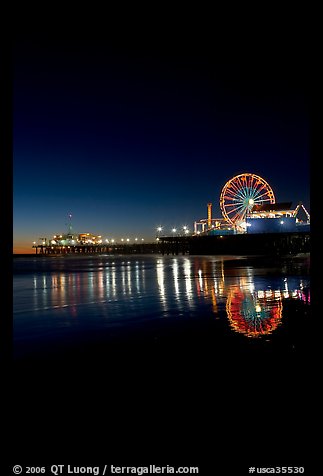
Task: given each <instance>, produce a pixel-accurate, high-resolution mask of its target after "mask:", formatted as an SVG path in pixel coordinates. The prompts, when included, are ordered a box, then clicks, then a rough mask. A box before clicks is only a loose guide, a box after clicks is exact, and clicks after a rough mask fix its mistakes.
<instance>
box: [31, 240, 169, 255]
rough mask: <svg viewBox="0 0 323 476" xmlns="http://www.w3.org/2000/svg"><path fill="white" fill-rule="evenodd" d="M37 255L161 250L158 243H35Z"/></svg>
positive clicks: (143, 252) (127, 252) (133, 252)
mask: <svg viewBox="0 0 323 476" xmlns="http://www.w3.org/2000/svg"><path fill="white" fill-rule="evenodd" d="M33 248H35V251H36V255H41V256H53V255H79V256H82V255H92V254H111V255H113V254H150V253H158V252H159V248H160V247H159V244H158V243H134V244H132V243H131V244H128V243H126V244H120V243H118V244H115V245H111V244H110V245H103V244H91V245H90V244H76V245H68V246H62V245H34V246H33Z"/></svg>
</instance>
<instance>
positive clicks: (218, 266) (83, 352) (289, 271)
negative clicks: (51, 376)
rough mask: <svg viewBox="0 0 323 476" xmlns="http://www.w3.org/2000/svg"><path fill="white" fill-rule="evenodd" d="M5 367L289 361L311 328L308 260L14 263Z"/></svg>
mask: <svg viewBox="0 0 323 476" xmlns="http://www.w3.org/2000/svg"><path fill="white" fill-rule="evenodd" d="M13 273H14V274H13V312H14V315H13V317H14V327H13V330H14V358H15V359H16V360H18V361H22V360H24V359H28V358H33V359H35V360H41V359H44V358H46V357H49V356H51V357H53V356H54V358H59V357H64V358H67V356H68V357H71V356H73V355H78V358H79V357H80V356H83V357H86V358H89V357H90V356H92V355H93V354H94V353H95V352H100V357H101V358H104V357H105V356H106V355H108V353H109V352H110V351H111V350H113V351H115V352H123V355H124V354H125V353H126V352H127V349H130V348H131V352H136V350H134V349H142V348H143V346H147V345H148V346H149V348H150V349H156V348H158V349H162V348H163V349H166V350H167V349H172V350H173V351H174V352H175V351H176V349H178V353H179V354H180V352H181V350H182V349H186V350H187V349H191V351H192V352H193V353H194V349H195V348H196V349H199V350H200V351H201V349H202V350H203V349H208V351H209V353H211V354H212V353H216V352H217V351H218V350H219V349H220V350H221V351H222V352H230V353H234V352H238V353H240V354H241V353H242V354H243V353H250V352H251V353H255V354H257V352H277V350H279V351H281V350H283V351H287V352H298V351H300V350H301V349H302V347H303V344H304V340H305V339H306V329H307V328H308V327H309V319H310V276H309V258H305V259H303V260H297V261H291V260H289V261H282V262H278V263H277V262H276V263H270V262H269V263H268V262H267V261H263V260H259V259H256V258H249V259H248V258H246V257H230V256H225V257H221V256H160V255H135V256H111V255H100V256H99V255H97V256H86V257H81V258H79V257H62V256H61V257H60V256H57V257H35V256H31V257H15V258H14V264H13Z"/></svg>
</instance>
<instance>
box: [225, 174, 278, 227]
mask: <svg viewBox="0 0 323 476" xmlns="http://www.w3.org/2000/svg"><path fill="white" fill-rule="evenodd" d="M266 203H275V195H274V192H273V191H272V188H271V187H270V185H269V184H268V183H267V182H266V180H264V179H263V178H261V177H259V175H255V174H249V173H245V174H240V175H236V176H235V177H232V179H230V180H228V182H227V183H226V184H225V185H224V187H223V189H222V192H221V195H220V207H221V211H222V215H223V216H224V218H225V219H226V220H227V221H228V222H229V223H231V224H232V225H236V226H238V227H241V226H243V223H244V222H245V219H246V215H247V214H248V213H249V212H250V211H251V210H252V208H253V206H254V205H263V204H266Z"/></svg>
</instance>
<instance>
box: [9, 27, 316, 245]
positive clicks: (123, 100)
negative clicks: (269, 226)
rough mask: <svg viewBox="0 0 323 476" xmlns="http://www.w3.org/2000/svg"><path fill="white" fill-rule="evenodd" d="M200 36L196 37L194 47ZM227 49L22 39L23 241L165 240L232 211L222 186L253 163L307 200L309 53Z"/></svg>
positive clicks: (292, 195)
mask: <svg viewBox="0 0 323 476" xmlns="http://www.w3.org/2000/svg"><path fill="white" fill-rule="evenodd" d="M192 44H194V47H192ZM275 53H276V52H275V51H271V50H270V48H269V49H267V50H266V51H265V52H264V53H263V55H262V56H257V55H253V54H251V55H250V56H246V55H242V54H239V53H238V54H235V55H229V54H227V52H226V54H223V52H222V54H221V55H220V54H218V51H217V50H216V48H214V47H212V48H211V47H207V46H205V45H203V47H202V45H201V43H199V42H192V41H187V42H182V41H181V42H179V41H178V42H177V43H175V44H174V43H172V44H170V43H166V42H164V41H158V42H154V41H146V42H139V41H138V42H136V41H135V39H133V38H130V36H129V38H127V37H125V38H124V40H123V41H122V42H121V41H117V40H115V39H114V38H113V37H112V36H111V37H108V36H104V38H103V37H101V36H100V35H97V36H94V37H92V39H91V40H89V38H86V37H77V36H73V35H72V36H70V37H64V38H61V39H60V40H57V39H53V38H52V37H50V36H48V37H46V35H42V36H40V35H39V36H37V35H36V34H35V35H29V36H28V35H27V36H26V35H24V36H18V37H17V38H16V41H15V47H14V54H13V63H14V91H13V93H14V94H13V99H14V109H13V113H14V114H13V119H14V121H13V136H14V137H13V141H14V143H13V169H14V183H13V185H14V190H13V192H14V195H13V226H14V252H16V253H26V252H33V251H32V248H31V246H32V242H33V241H37V242H38V239H39V238H40V237H51V236H52V235H54V234H56V233H65V232H66V231H67V223H68V214H69V213H72V217H73V229H74V231H75V232H76V233H81V232H90V233H94V234H100V235H102V236H104V237H108V238H109V237H110V238H111V237H113V238H115V239H116V240H118V239H120V238H121V237H124V238H126V237H130V238H134V237H135V236H136V237H139V238H141V237H143V238H144V239H145V240H146V241H148V240H154V238H155V230H156V227H157V226H159V225H161V226H163V227H164V230H165V232H167V230H169V231H170V230H171V228H172V227H174V226H175V227H180V226H182V225H188V226H189V227H190V228H191V229H192V227H193V222H194V221H195V220H198V219H201V218H206V215H207V210H206V207H207V203H208V202H212V203H213V215H214V216H221V212H220V207H219V197H220V193H221V190H222V187H223V186H224V185H225V183H226V182H227V181H228V180H229V179H230V178H232V177H233V176H234V175H237V174H239V173H243V172H251V173H255V174H258V175H260V176H261V177H263V178H264V179H265V180H267V181H268V182H269V184H270V185H271V187H272V189H273V191H274V193H275V195H276V201H278V202H283V201H291V202H292V203H293V206H296V205H297V203H298V202H299V201H302V202H303V203H304V205H305V207H306V208H307V209H308V210H309V211H310V202H309V200H310V189H309V187H310V185H309V168H310V167H309V166H310V164H309V117H308V104H307V92H306V87H305V84H304V81H303V80H302V75H301V74H299V73H300V71H302V69H303V64H302V57H301V56H299V55H296V53H295V52H294V53H293V52H290V54H289V55H281V56H279V55H277V54H275Z"/></svg>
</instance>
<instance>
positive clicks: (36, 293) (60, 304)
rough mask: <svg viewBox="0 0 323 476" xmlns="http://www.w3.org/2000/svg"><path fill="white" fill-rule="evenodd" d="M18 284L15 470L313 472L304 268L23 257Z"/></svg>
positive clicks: (201, 260) (185, 259)
mask: <svg viewBox="0 0 323 476" xmlns="http://www.w3.org/2000/svg"><path fill="white" fill-rule="evenodd" d="M13 285H14V372H13V376H14V379H13V381H12V382H11V383H10V385H9V388H10V389H11V392H12V395H13V397H12V398H13V400H12V401H13V409H12V411H11V413H10V414H11V419H10V426H11V431H12V432H13V436H12V441H14V444H13V447H14V448H15V457H14V458H13V459H12V465H14V464H17V463H19V464H22V463H21V462H22V461H26V462H27V461H28V462H29V465H33V466H37V465H40V463H39V461H44V455H46V457H47V459H46V461H47V462H48V464H50V465H52V464H58V463H59V464H61V462H62V461H66V464H68V463H69V464H75V465H81V466H82V465H83V466H84V465H85V466H86V465H89V464H92V465H98V464H99V463H101V462H102V464H106V463H107V464H114V465H117V464H119V465H120V466H125V465H127V464H129V465H130V466H131V465H135V464H137V465H138V466H140V465H141V466H143V465H148V464H161V465H164V466H165V465H167V464H169V465H172V464H174V461H176V462H177V463H176V464H178V465H179V466H189V465H193V466H196V465H197V466H199V467H200V472H199V474H201V475H207V476H210V475H211V474H212V475H213V474H221V475H227V474H230V475H231V474H237V475H238V474H239V475H240V474H241V475H242V474H247V473H248V468H249V467H252V466H256V464H255V462H256V461H257V463H258V465H259V466H260V467H268V466H304V465H306V458H305V453H306V445H307V443H308V441H309V439H310V435H311V434H312V433H313V432H312V431H311V430H310V429H309V428H308V426H309V425H310V424H311V422H312V421H314V419H315V418H316V416H315V412H314V410H313V405H312V397H311V395H312V394H313V389H312V387H313V386H314V385H315V384H316V381H317V379H313V378H312V377H311V373H310V371H309V369H311V368H312V367H313V362H311V361H310V360H309V359H308V358H307V355H308V352H307V351H306V348H307V347H308V343H309V342H310V339H311V337H312V335H313V332H314V326H313V324H312V323H311V314H310V278H309V258H308V257H304V258H302V259H294V260H290V259H289V260H281V261H273V260H271V259H268V258H255V257H253V258H251V257H250V258H245V257H209V256H203V257H201V256H176V257H173V256H168V257H167V256H165V257H162V256H157V255H151V256H144V255H142V256H93V257H82V258H75V257H48V258H47V257H46V258H39V257H37V258H36V257H27V258H25V257H15V258H14V276H13ZM304 389H306V398H304V397H303V390H304ZM31 431H33V432H34V433H33V437H31V435H30V432H31ZM305 440H306V441H305ZM62 455H64V457H65V459H63V456H62ZM170 455H172V456H170ZM90 456H91V458H90ZM130 456H131V458H130ZM40 457H41V458H43V459H40ZM129 458H130V459H129ZM174 458H175V459H174ZM128 461H130V463H128ZM207 462H208V463H207ZM209 462H210V463H209ZM209 464H210V466H207V465H209ZM208 468H211V470H209V469H208ZM220 468H221V469H220ZM307 473H308V474H314V473H309V471H308V468H306V472H305V474H307ZM8 474H9V473H8ZM46 474H47V473H46Z"/></svg>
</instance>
